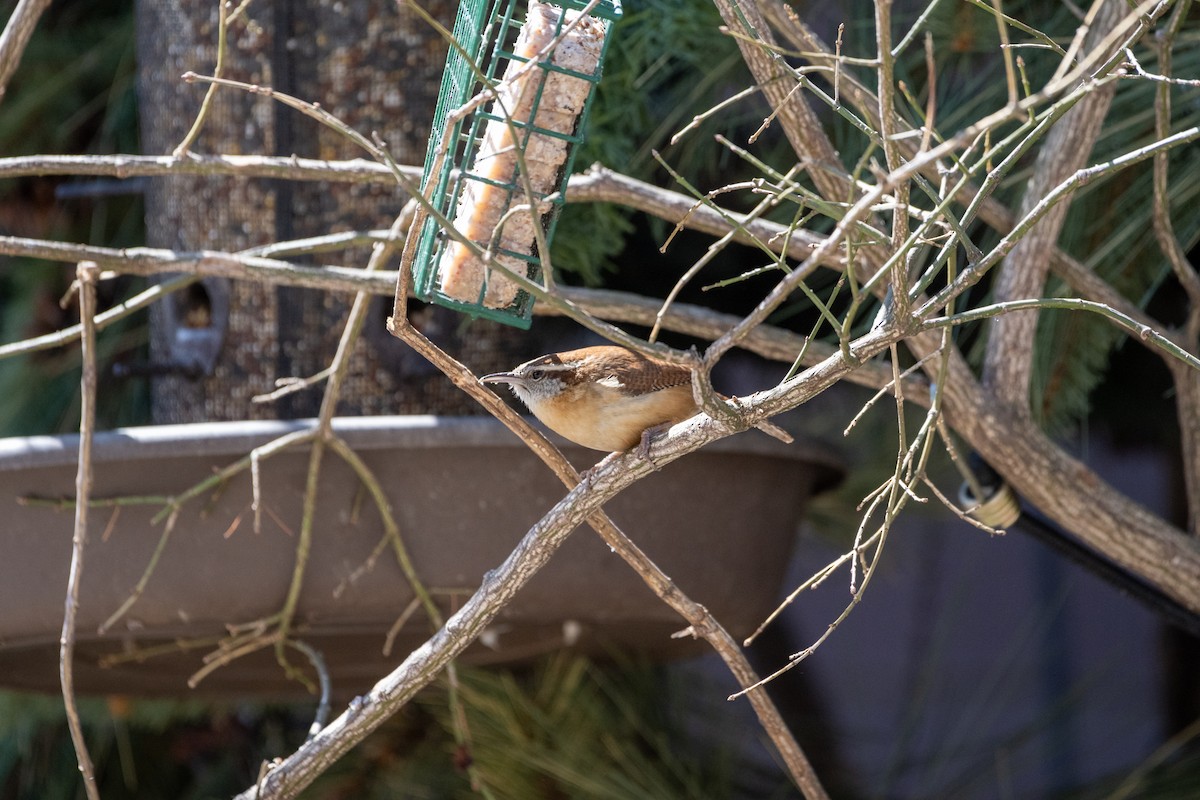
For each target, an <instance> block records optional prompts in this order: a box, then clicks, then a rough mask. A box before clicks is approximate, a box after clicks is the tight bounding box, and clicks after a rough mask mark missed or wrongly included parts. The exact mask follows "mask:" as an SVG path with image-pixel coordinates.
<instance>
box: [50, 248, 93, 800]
mask: <svg viewBox="0 0 1200 800" xmlns="http://www.w3.org/2000/svg"><path fill="white" fill-rule="evenodd" d="M99 272H100V267H99V266H98V265H97V264H94V263H90V262H84V263H81V264H80V265H79V268H78V270H77V272H76V274H77V276H78V279H79V318H80V320H81V324H82V325H83V336H82V338H81V339H80V350H81V351H82V356H83V376H82V377H81V379H80V382H79V391H80V394H81V396H82V400H81V407H80V412H79V469H78V471H77V473H76V476H75V532H74V534H73V535H72V537H71V567H70V570H69V572H68V573H67V600H66V610H65V612H64V614H63V626H62V637H61V639H60V640H59V651H58V674H59V678H60V680H61V682H62V696H63V705H64V706H65V707H66V711H67V727H68V728H70V731H71V742H72V743H73V744H74V745H75V757H76V759H77V760H78V762H79V771H80V772H81V773H82V774H83V788H84V790H85V791H86V792H87V796H88V800H100V790H99V789H98V788H97V786H96V772H95V769H94V767H93V766H92V758H91V756H90V755H89V754H88V748H87V741H86V740H85V739H84V737H83V724H82V723H81V722H80V719H79V708H78V706H77V705H76V703H75V675H74V671H73V668H72V667H73V663H72V662H73V660H74V657H75V621H76V616H77V614H78V612H79V582H80V579H81V578H82V576H83V551H84V548H85V547H86V546H87V533H88V530H87V528H88V508H89V503H88V499H89V498H90V497H91V492H92V436H93V434H94V433H95V428H96V384H97V379H96V327H95V317H96V277H97V275H98V273H99Z"/></svg>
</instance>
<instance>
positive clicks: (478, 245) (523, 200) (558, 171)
mask: <svg viewBox="0 0 1200 800" xmlns="http://www.w3.org/2000/svg"><path fill="white" fill-rule="evenodd" d="M516 10H517V2H516V0H463V3H462V5H460V6H459V10H458V16H457V18H456V20H455V24H454V37H455V41H456V42H457V46H455V45H451V48H450V53H449V55H448V56H447V58H446V71H445V74H444V75H443V77H442V86H441V92H440V94H439V95H438V103H437V108H436V110H435V112H434V119H433V134H432V135H431V136H430V139H429V150H428V153H427V154H426V157H425V172H424V177H423V179H422V183H421V192H422V194H423V195H424V196H425V197H426V198H427V199H428V201H429V203H430V205H431V206H432V207H433V209H436V213H432V212H431V211H429V210H428V209H423V210H422V213H421V214H419V215H418V217H417V220H416V223H415V224H414V226H413V230H412V232H411V233H410V237H412V236H415V237H417V238H416V240H415V242H416V246H415V251H412V256H411V257H412V258H413V265H414V266H413V275H414V290H415V293H416V294H417V296H418V297H420V298H421V299H422V300H427V301H430V302H434V303H437V304H439V305H443V306H447V307H450V308H454V309H458V310H460V311H464V312H466V313H468V314H470V315H472V316H479V317H486V318H488V319H493V320H497V321H499V322H504V323H507V324H509V325H515V326H517V327H521V328H528V327H529V322H530V315H531V313H532V307H533V297H532V295H530V294H529V293H528V292H527V291H525V290H524V289H522V288H521V287H520V286H519V285H518V283H517V282H516V281H514V280H512V278H511V277H510V276H509V275H508V274H506V272H505V270H509V271H511V272H512V273H515V274H517V275H520V276H522V277H525V278H528V279H530V280H534V281H536V280H538V279H539V278H540V277H541V268H542V260H541V255H542V252H543V248H547V247H549V243H550V240H551V238H552V236H553V233H554V227H555V223H556V221H557V217H558V211H559V209H560V207H561V205H562V203H563V193H564V189H565V186H566V182H567V178H568V176H569V175H570V173H571V166H572V163H573V161H574V158H575V152H576V146H577V145H578V144H579V143H580V142H581V141H582V139H583V131H584V129H585V126H586V123H587V116H588V111H589V109H590V107H591V102H592V96H593V94H594V91H593V90H594V88H595V85H596V83H597V82H598V81H599V80H600V72H601V65H602V63H603V61H604V54H605V52H606V50H607V47H608V40H609V36H608V34H609V32H610V30H611V28H612V25H613V23H614V22H615V21H616V20H617V19H618V18H620V15H621V6H620V3H619V0H600V2H591V3H587V2H578V0H563V2H561V3H558V4H554V5H551V4H549V3H542V2H540V1H539V0H529V6H528V12H527V14H526V17H525V21H524V22H520V21H519V20H517V19H515V17H514V14H515V12H516ZM489 90H490V91H489ZM448 225H449V226H450V227H452V230H449V229H448ZM411 245H412V242H410V246H411ZM401 289H403V287H401Z"/></svg>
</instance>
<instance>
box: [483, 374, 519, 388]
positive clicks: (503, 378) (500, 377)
mask: <svg viewBox="0 0 1200 800" xmlns="http://www.w3.org/2000/svg"><path fill="white" fill-rule="evenodd" d="M479 382H480V383H507V384H509V385H512V384H514V383H520V382H521V377H520V376H519V375H517V374H516V373H514V372H493V373H492V374H491V375H484V376H483V377H481V378H480V379H479Z"/></svg>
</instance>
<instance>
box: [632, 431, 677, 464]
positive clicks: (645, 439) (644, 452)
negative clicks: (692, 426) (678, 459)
mask: <svg viewBox="0 0 1200 800" xmlns="http://www.w3.org/2000/svg"><path fill="white" fill-rule="evenodd" d="M670 427H671V423H669V422H662V423H659V424H658V425H651V426H650V427H649V428H646V430H644V431H642V440H641V441H640V442H638V446H637V448H636V449H635V450H634V452H636V453H637V454H638V455H639V456H641V457H642V458H643V459H645V460H646V462H647V463H648V464H650V466H651V467H653V468H654V470H655V471H656V472H657V471H658V470H659V469H661V467H659V466H658V464H657V463H655V461H654V459H653V458H651V457H650V444H651V442H653V441H654V437H656V436H658V435H659V434H660V433H663V432H665V431H667V430H669V429H670Z"/></svg>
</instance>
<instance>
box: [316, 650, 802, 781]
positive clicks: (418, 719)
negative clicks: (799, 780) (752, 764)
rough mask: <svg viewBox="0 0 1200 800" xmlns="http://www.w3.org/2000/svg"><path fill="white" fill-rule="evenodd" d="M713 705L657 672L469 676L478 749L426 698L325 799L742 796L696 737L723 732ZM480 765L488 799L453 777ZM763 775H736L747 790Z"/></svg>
mask: <svg viewBox="0 0 1200 800" xmlns="http://www.w3.org/2000/svg"><path fill="white" fill-rule="evenodd" d="M672 677H674V676H672ZM706 694H711V693H706V692H704V691H696V692H686V691H685V687H683V686H682V685H681V684H680V683H679V681H678V680H671V681H669V680H666V679H665V673H664V672H663V671H661V670H658V669H655V668H652V667H648V666H640V665H635V664H630V663H623V664H618V665H615V667H603V668H602V667H599V666H597V665H596V664H594V663H592V662H590V661H588V660H587V659H584V658H581V657H579V656H574V655H570V654H566V653H560V654H556V655H554V656H550V657H548V658H547V659H545V660H543V661H540V662H538V663H537V664H536V666H534V667H533V668H531V669H530V670H523V671H512V670H499V669H495V670H482V669H465V668H460V669H459V697H460V699H461V702H462V705H463V711H464V716H465V719H466V726H467V730H468V735H469V738H470V742H469V744H463V745H459V744H456V743H455V741H454V736H453V732H452V725H451V718H450V716H451V712H450V710H449V707H448V704H447V697H446V694H445V691H444V689H439V690H437V691H426V692H425V693H423V694H422V695H421V696H420V697H419V698H418V700H419V702H418V704H417V707H416V708H414V707H412V706H409V707H407V708H406V709H404V710H403V711H402V712H401V713H400V714H399V715H398V716H397V717H396V718H394V719H392V720H391V721H389V722H388V723H387V724H386V725H385V726H384V727H383V728H382V729H381V730H380V731H379V732H378V733H377V734H376V735H375V736H373V737H372V739H371V740H369V741H368V742H365V743H364V744H363V746H362V747H360V748H359V751H358V752H357V753H356V754H355V756H353V757H352V759H351V760H349V761H346V762H344V763H339V764H338V765H335V766H334V767H333V769H332V770H331V771H330V773H328V774H327V775H326V776H325V777H323V778H322V779H321V780H320V782H319V783H318V784H317V785H316V786H315V787H314V791H315V792H316V793H317V794H318V795H319V796H338V797H349V796H354V797H357V798H364V800H373V799H374V798H381V799H382V798H391V797H399V796H403V797H411V798H439V799H444V800H450V799H451V798H462V800H467V799H468V798H471V799H472V800H474V798H478V797H480V796H489V797H493V798H496V800H537V799H538V798H556V800H568V799H572V798H575V799H578V800H642V799H643V798H651V797H652V798H656V800H670V799H671V798H695V799H696V800H701V798H703V799H704V800H719V799H720V798H722V797H730V796H735V780H734V775H735V772H734V769H733V768H734V766H735V765H734V763H733V760H732V756H731V755H730V754H729V753H724V754H722V753H719V752H713V751H712V748H711V747H709V746H707V745H705V744H703V743H699V742H697V741H696V740H695V738H694V737H693V736H692V735H690V734H689V733H687V732H686V730H685V727H684V726H685V723H686V720H687V718H688V715H689V714H692V715H701V714H703V715H705V717H706V724H707V725H711V724H712V721H713V718H714V717H717V716H719V715H720V714H722V713H727V712H725V711H723V710H722V709H721V708H709V707H708V705H707V703H706V701H705V700H703V699H700V698H702V697H704V696H705V695H706ZM726 708H728V707H726ZM431 718H432V719H434V720H436V722H437V725H436V726H434V728H436V730H435V729H434V728H431V726H430V725H429V720H430V719H431ZM468 763H469V764H470V765H471V776H470V778H471V780H474V781H476V782H477V787H478V790H477V789H475V788H472V786H471V785H470V781H469V780H468V777H467V776H466V775H465V774H463V773H462V772H461V771H460V772H458V773H456V771H455V769H454V768H453V767H452V765H457V766H458V768H459V770H462V768H463V767H464V766H465V765H466V764H468ZM753 772H754V770H753V769H742V770H741V771H740V772H738V773H736V774H737V776H738V778H739V779H740V780H745V779H746V777H747V773H751V774H752V773H753ZM751 776H752V777H754V778H758V777H759V776H757V775H751ZM775 780H780V779H779V778H777V777H776V778H775Z"/></svg>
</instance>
